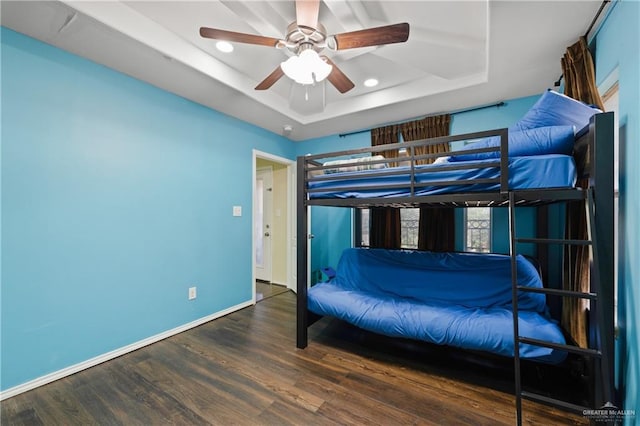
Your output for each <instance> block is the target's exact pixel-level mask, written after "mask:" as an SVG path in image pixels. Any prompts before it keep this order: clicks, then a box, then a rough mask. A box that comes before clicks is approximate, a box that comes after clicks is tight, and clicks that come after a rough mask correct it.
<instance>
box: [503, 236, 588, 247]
mask: <svg viewBox="0 0 640 426" xmlns="http://www.w3.org/2000/svg"><path fill="white" fill-rule="evenodd" d="M515 240H516V242H517V243H536V244H541V243H544V244H564V245H570V246H590V245H591V244H593V243H592V241H591V240H566V239H563V238H516V239H515Z"/></svg>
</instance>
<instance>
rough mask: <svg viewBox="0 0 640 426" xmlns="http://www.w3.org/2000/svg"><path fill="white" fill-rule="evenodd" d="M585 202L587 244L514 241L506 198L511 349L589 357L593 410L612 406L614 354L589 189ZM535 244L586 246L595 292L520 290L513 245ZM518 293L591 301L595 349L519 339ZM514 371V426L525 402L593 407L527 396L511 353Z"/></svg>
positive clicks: (579, 408)
mask: <svg viewBox="0 0 640 426" xmlns="http://www.w3.org/2000/svg"><path fill="white" fill-rule="evenodd" d="M585 196H586V202H585V209H586V218H587V235H588V236H587V239H586V240H570V239H549V238H517V237H516V235H515V229H516V227H515V207H516V194H514V193H513V192H511V193H510V194H509V240H510V241H509V243H510V246H509V251H510V255H511V282H512V304H513V333H514V347H515V348H519V347H520V344H521V343H523V344H529V345H535V346H542V347H548V348H552V349H557V350H564V351H566V352H569V353H574V354H579V355H583V356H586V357H590V358H592V359H593V360H594V364H595V368H594V370H595V371H594V375H595V378H596V379H595V380H596V382H595V383H596V384H595V387H596V389H595V398H594V399H595V404H596V405H599V406H598V407H595V408H600V407H601V406H604V405H606V404H607V403H613V400H614V395H613V385H612V383H613V378H612V373H611V372H612V362H613V359H612V357H613V354H612V351H611V350H610V349H609V348H610V346H609V342H608V341H607V339H608V335H607V331H608V330H607V329H608V325H609V324H608V322H607V318H606V316H605V313H604V308H602V307H601V306H599V305H598V304H599V303H600V304H602V303H604V302H603V301H602V300H601V299H602V297H601V295H603V294H604V292H603V290H604V288H603V282H602V281H601V276H600V271H599V267H598V263H599V262H598V261H597V259H598V244H597V241H596V225H595V221H594V218H595V202H594V196H593V189H592V188H588V189H586V190H585ZM518 242H523V243H535V244H561V245H586V246H589V247H590V249H591V258H592V259H596V260H594V261H593V262H592V267H591V275H592V278H591V283H592V286H593V287H595V288H591V289H590V290H591V291H590V292H577V291H569V290H559V289H551V288H530V287H523V286H519V285H518V282H517V267H516V256H517V250H516V243H518ZM519 292H535V293H543V294H547V295H553V296H561V297H572V298H579V299H588V300H590V301H591V303H592V305H591V309H594V308H595V314H596V327H597V333H596V338H595V342H592V344H591V346H595V348H581V347H578V346H572V345H562V344H556V343H551V342H546V341H542V340H538V339H532V338H527V337H523V336H520V333H519V329H518V320H517V319H518V294H519ZM514 367H515V403H516V419H517V424H518V425H521V424H522V399H523V398H524V399H527V400H531V401H535V402H539V403H542V404H546V405H552V406H555V407H558V408H562V409H565V410H568V411H572V412H575V413H578V414H581V413H583V412H584V410H591V409H593V408H594V407H583V406H580V405H576V404H573V403H570V402H567V401H563V400H558V399H554V398H551V397H548V396H546V395H540V394H536V393H532V392H527V391H524V390H523V389H522V380H521V365H520V354H519V351H518V350H515V351H514Z"/></svg>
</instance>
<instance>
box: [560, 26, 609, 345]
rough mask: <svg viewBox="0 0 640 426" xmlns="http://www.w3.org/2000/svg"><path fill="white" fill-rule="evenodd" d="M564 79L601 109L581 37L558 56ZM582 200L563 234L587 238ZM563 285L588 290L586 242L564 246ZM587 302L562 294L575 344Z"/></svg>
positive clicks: (582, 340)
mask: <svg viewBox="0 0 640 426" xmlns="http://www.w3.org/2000/svg"><path fill="white" fill-rule="evenodd" d="M561 65H562V74H563V76H564V80H565V90H564V92H565V95H567V96H570V97H572V98H574V99H577V100H579V101H582V102H585V103H587V104H591V105H595V106H597V107H598V108H600V109H601V110H604V106H603V104H602V99H601V98H600V94H599V93H598V89H597V87H596V83H595V68H594V66H593V58H592V57H591V52H590V51H589V47H588V46H587V40H586V38H585V37H580V39H579V40H578V41H577V42H576V43H574V44H573V45H571V46H569V47H568V48H567V51H566V53H565V55H564V57H563V58H562V60H561ZM588 185H589V182H588V180H580V181H578V182H577V184H576V186H578V187H582V188H587V187H588ZM585 215H586V213H585V208H584V202H579V203H570V204H568V205H567V213H566V228H565V229H566V231H565V234H566V238H568V239H579V240H586V239H587V221H586V216H585ZM564 256H565V262H566V264H565V266H564V274H565V277H564V278H565V279H564V280H563V281H564V288H565V289H566V290H572V291H581V292H588V291H589V290H590V271H589V250H588V248H587V247H586V246H567V247H566V248H565V253H564ZM588 308H589V302H588V301H587V300H583V299H574V298H568V297H567V298H565V299H564V300H563V304H562V326H563V327H564V328H565V329H566V330H567V331H568V332H569V334H570V335H571V337H572V338H573V339H574V340H575V342H576V344H578V345H579V346H581V347H583V348H585V347H587V346H588V338H587V328H588V318H587V311H588Z"/></svg>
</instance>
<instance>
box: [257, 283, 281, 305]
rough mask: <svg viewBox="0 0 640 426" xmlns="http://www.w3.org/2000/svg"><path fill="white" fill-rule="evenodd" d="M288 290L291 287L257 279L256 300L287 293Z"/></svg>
mask: <svg viewBox="0 0 640 426" xmlns="http://www.w3.org/2000/svg"><path fill="white" fill-rule="evenodd" d="M287 291H289V289H288V288H287V287H286V286H284V285H280V284H272V283H269V282H265V281H259V280H256V302H259V301H261V300H264V299H268V298H270V297H273V296H277V295H278V294H282V293H286V292H287Z"/></svg>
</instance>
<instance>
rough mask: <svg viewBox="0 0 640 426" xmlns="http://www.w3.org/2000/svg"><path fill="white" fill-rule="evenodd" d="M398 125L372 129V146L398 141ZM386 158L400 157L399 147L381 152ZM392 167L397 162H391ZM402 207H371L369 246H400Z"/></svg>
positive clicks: (387, 247) (396, 247) (392, 247)
mask: <svg viewBox="0 0 640 426" xmlns="http://www.w3.org/2000/svg"><path fill="white" fill-rule="evenodd" d="M399 132H400V128H399V126H398V125H392V126H385V127H378V128H377V129H372V130H371V146H379V145H388V144H393V143H398V141H399V139H398V134H399ZM380 154H381V155H384V157H385V158H398V156H399V153H398V150H397V149H390V150H385V151H382V152H380ZM389 166H390V167H395V166H397V163H395V162H391V163H389ZM400 245H401V240H400V209H394V208H391V207H374V208H372V209H371V224H370V235H369V246H370V247H374V248H386V249H398V248H400Z"/></svg>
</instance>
